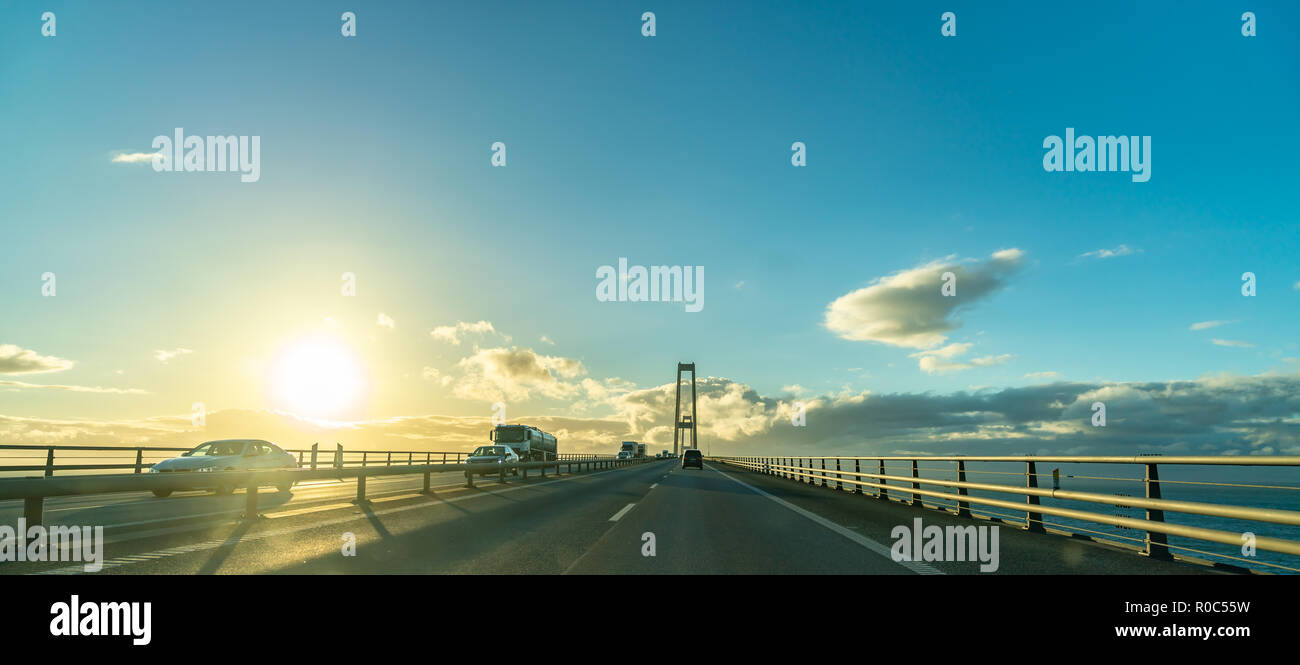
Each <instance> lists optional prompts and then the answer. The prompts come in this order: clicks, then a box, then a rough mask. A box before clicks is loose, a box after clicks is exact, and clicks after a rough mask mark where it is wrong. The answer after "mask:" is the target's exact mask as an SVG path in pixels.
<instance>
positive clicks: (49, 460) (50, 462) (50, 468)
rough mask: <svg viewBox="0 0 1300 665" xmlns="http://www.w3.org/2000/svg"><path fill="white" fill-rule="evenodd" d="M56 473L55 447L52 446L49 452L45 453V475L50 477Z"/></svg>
mask: <svg viewBox="0 0 1300 665" xmlns="http://www.w3.org/2000/svg"><path fill="white" fill-rule="evenodd" d="M53 475H54V447H53V446H50V450H49V452H47V453H46V454H45V477H46V478H49V477H50V476H53Z"/></svg>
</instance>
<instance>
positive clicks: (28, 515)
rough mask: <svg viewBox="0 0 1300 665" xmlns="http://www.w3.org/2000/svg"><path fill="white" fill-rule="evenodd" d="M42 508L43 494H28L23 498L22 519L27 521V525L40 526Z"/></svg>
mask: <svg viewBox="0 0 1300 665" xmlns="http://www.w3.org/2000/svg"><path fill="white" fill-rule="evenodd" d="M44 508H45V497H43V496H29V497H27V498H25V499H23V519H24V520H26V521H27V526H29V527H30V526H40V524H41V518H42V517H43V516H44V512H45V511H44Z"/></svg>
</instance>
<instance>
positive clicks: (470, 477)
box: [465, 469, 474, 487]
mask: <svg viewBox="0 0 1300 665" xmlns="http://www.w3.org/2000/svg"><path fill="white" fill-rule="evenodd" d="M473 486H474V474H473V473H470V471H469V470H468V469H466V470H465V487H473Z"/></svg>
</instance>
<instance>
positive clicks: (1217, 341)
mask: <svg viewBox="0 0 1300 665" xmlns="http://www.w3.org/2000/svg"><path fill="white" fill-rule="evenodd" d="M1210 341H1211V342H1214V344H1215V345H1217V346H1232V347H1237V348H1242V349H1249V348H1254V346H1255V345H1254V344H1251V343H1250V342H1242V341H1239V340H1235V339H1212V340H1210Z"/></svg>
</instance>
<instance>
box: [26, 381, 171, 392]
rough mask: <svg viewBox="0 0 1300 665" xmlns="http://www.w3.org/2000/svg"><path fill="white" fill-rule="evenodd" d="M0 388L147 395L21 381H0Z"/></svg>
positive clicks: (92, 387)
mask: <svg viewBox="0 0 1300 665" xmlns="http://www.w3.org/2000/svg"><path fill="white" fill-rule="evenodd" d="M0 386H4V387H8V388H9V389H11V390H29V389H30V390H65V391H67V392H73V393H113V394H118V395H148V394H149V392H148V391H146V390H140V389H139V388H101V387H99V386H69V385H58V384H52V383H23V382H22V381H0Z"/></svg>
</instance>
